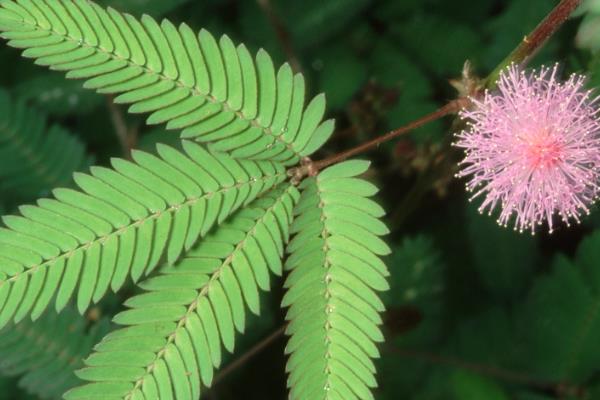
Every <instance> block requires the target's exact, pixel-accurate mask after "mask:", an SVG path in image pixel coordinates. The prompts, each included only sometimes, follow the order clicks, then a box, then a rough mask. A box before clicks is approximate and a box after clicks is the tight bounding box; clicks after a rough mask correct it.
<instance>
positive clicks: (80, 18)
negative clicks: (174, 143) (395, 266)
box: [0, 0, 389, 400]
mask: <svg viewBox="0 0 600 400" xmlns="http://www.w3.org/2000/svg"><path fill="white" fill-rule="evenodd" d="M0 5H1V6H2V8H0V31H1V32H2V33H1V35H2V36H3V37H4V38H6V39H8V40H9V44H10V45H12V46H15V47H19V48H24V49H26V50H25V51H24V55H25V56H26V57H32V58H35V59H36V63H38V64H41V65H47V66H50V68H52V69H55V70H62V71H67V76H68V77H70V78H84V79H87V80H86V82H85V86H86V87H89V88H93V89H97V90H98V91H99V92H101V93H113V94H119V96H118V97H116V101H117V102H121V103H130V104H132V106H131V107H130V112H147V113H150V116H149V118H148V122H149V123H151V124H152V123H163V122H166V123H167V127H168V128H171V129H177V130H179V131H181V137H182V138H184V139H186V140H184V141H183V143H182V146H183V148H184V151H183V152H180V151H177V150H174V149H173V148H170V147H167V146H164V145H159V146H158V147H157V154H158V156H156V155H152V154H149V153H144V152H133V154H132V158H133V161H132V162H130V161H125V160H121V159H114V160H112V168H103V167H93V168H92V169H91V174H90V175H86V174H76V175H75V178H74V179H75V182H76V184H77V185H78V186H79V190H70V189H57V190H54V191H53V195H54V199H41V200H39V201H38V202H37V206H24V207H21V208H20V212H21V216H8V217H4V218H3V221H4V223H5V225H6V226H7V228H6V229H5V228H2V229H1V230H0V326H4V325H6V324H7V323H9V322H10V321H14V322H15V323H18V322H19V321H21V320H23V319H24V318H25V317H26V316H31V317H32V318H34V319H35V318H38V317H39V316H40V315H41V314H42V313H43V312H44V310H45V309H46V308H47V307H48V305H49V304H50V303H51V302H53V303H54V307H55V309H56V310H58V311H60V310H61V309H62V308H64V307H65V306H66V304H68V302H69V300H70V299H71V298H72V297H75V298H76V300H75V301H76V303H77V308H78V309H79V311H80V312H83V311H84V310H86V309H87V308H88V307H89V305H90V303H92V302H97V301H99V300H100V299H101V298H102V297H103V296H104V295H105V293H106V292H107V291H108V289H109V288H110V289H112V290H118V289H119V288H120V287H121V286H122V285H123V283H124V282H125V281H126V280H127V278H128V277H130V278H131V279H132V280H133V281H134V282H139V281H140V279H142V278H145V277H147V276H148V275H150V274H151V276H150V277H148V279H146V280H143V281H141V283H139V287H140V288H142V289H143V290H144V291H145V292H144V293H143V294H141V295H138V296H135V297H133V298H131V299H130V300H128V301H127V303H126V304H127V306H128V307H130V309H129V310H127V311H124V312H123V313H121V314H119V315H117V316H116V317H115V321H116V322H117V323H119V324H122V325H126V326H127V327H126V328H123V329H121V330H118V331H115V332H113V333H111V334H109V335H108V336H107V337H105V338H104V339H103V340H102V342H101V343H100V344H98V345H97V346H96V347H95V353H94V354H92V355H91V356H90V357H89V358H88V359H87V360H86V365H87V367H86V368H84V369H82V370H80V371H79V372H78V375H79V376H80V377H81V378H82V379H84V380H87V381H89V382H91V383H89V384H87V385H84V386H81V387H79V388H76V389H73V390H71V391H69V392H68V393H67V394H66V395H65V396H66V398H68V399H79V398H81V399H83V398H86V399H89V398H102V399H113V398H114V399H142V398H146V399H157V398H159V399H171V398H175V399H178V400H179V399H195V398H198V397H199V395H200V393H201V384H204V385H206V386H208V385H210V383H211V381H212V377H213V368H216V367H218V366H219V365H220V362H221V346H223V347H224V348H225V349H226V350H228V351H233V350H234V343H235V340H234V339H235V332H236V331H238V332H242V331H243V329H244V321H245V308H246V307H248V308H249V309H250V311H251V312H254V313H258V312H259V289H261V290H268V289H269V286H270V283H269V282H270V278H269V276H270V273H271V272H273V273H275V274H281V273H282V270H283V269H284V268H283V267H282V264H283V259H284V253H285V244H286V243H287V241H288V236H289V235H290V233H291V234H293V235H294V239H292V241H291V242H290V244H289V247H288V248H287V252H288V253H289V254H290V255H289V257H288V258H287V261H286V262H285V269H286V270H287V271H289V276H288V278H287V281H286V288H287V289H288V291H287V293H286V295H285V298H284V302H283V306H285V307H287V306H289V307H290V308H289V311H288V315H287V318H288V320H289V321H290V322H289V325H288V329H287V333H288V334H289V335H291V338H290V341H289V343H288V346H287V353H289V354H290V359H289V363H288V370H289V372H290V378H289V386H290V388H291V392H290V393H291V397H292V398H297V399H318V398H327V399H352V398H360V399H371V398H373V395H372V393H371V388H373V387H374V386H375V384H376V383H375V378H374V374H375V369H374V366H373V363H372V358H374V357H377V356H378V352H377V348H376V346H375V345H374V343H375V342H378V341H381V340H382V339H383V337H382V334H381V332H380V330H379V328H378V326H379V325H380V324H381V318H380V316H379V315H380V312H381V311H382V310H383V305H382V303H381V301H380V300H379V298H378V296H377V294H376V292H377V291H380V290H385V289H387V282H386V279H385V278H386V276H387V271H386V268H385V266H384V265H383V263H382V262H381V260H380V259H379V258H378V256H380V255H384V254H387V253H388V252H389V249H388V248H387V246H386V245H385V243H383V242H382V241H381V239H379V236H381V235H383V234H386V233H387V229H386V228H385V226H384V225H383V224H382V223H381V222H380V220H379V219H380V218H381V217H382V216H383V210H382V209H381V208H380V207H379V206H377V204H376V203H374V202H373V201H372V200H370V199H369V197H371V196H373V195H374V194H375V192H376V188H375V187H374V186H373V185H372V184H370V183H368V182H366V181H364V180H362V179H360V178H357V176H358V175H360V174H362V173H364V172H365V171H366V169H367V167H368V163H366V162H360V161H348V162H345V163H341V164H338V165H336V166H333V167H330V168H328V169H326V170H325V171H322V172H321V173H320V174H318V175H317V176H316V177H311V178H308V179H306V180H305V182H303V183H302V184H301V185H300V186H299V188H298V189H299V190H298V189H297V188H296V187H295V186H293V185H292V184H291V183H290V182H285V181H286V178H287V174H286V170H285V168H286V167H289V166H293V165H296V164H297V163H298V162H299V161H300V160H301V159H302V158H303V157H305V156H308V155H310V154H311V153H313V152H314V151H316V150H317V149H318V148H319V147H321V145H322V144H323V143H324V142H325V141H326V140H327V138H328V137H329V136H330V135H331V132H332V130H333V123H332V122H331V121H326V122H323V123H322V122H321V119H322V117H323V114H324V110H325V102H324V97H323V96H317V97H316V98H315V99H313V100H312V101H311V102H310V103H309V105H308V106H307V107H306V108H305V107H304V103H305V87H304V82H303V78H302V76H301V75H298V74H296V75H294V74H293V73H292V71H291V69H290V67H289V66H288V65H287V64H286V65H284V66H282V67H281V68H280V69H279V70H278V71H276V70H275V68H274V66H273V63H272V61H271V59H270V57H269V56H268V55H267V54H266V53H265V52H264V51H259V52H258V54H257V56H256V57H255V58H253V57H252V56H251V55H250V53H249V52H248V50H247V49H246V48H245V47H244V46H243V45H240V46H237V47H235V46H234V45H233V44H232V42H231V41H230V40H229V39H228V38H227V37H226V36H224V37H222V38H221V39H220V40H219V41H218V42H217V41H216V40H215V39H214V38H213V36H211V35H210V34H209V33H208V32H206V31H201V32H200V34H199V35H195V34H194V33H193V32H192V30H191V29H190V28H189V27H187V26H186V25H181V26H180V27H179V28H176V27H175V26H174V25H172V24H171V23H169V22H168V21H163V22H162V23H161V24H160V25H159V24H158V23H156V22H155V21H154V20H153V19H152V18H150V17H147V16H145V17H142V19H141V22H139V21H137V20H136V19H135V18H133V17H131V16H129V15H124V14H121V13H119V12H117V11H114V10H112V9H108V10H107V11H106V10H104V9H102V8H100V7H98V6H96V5H95V4H93V3H91V2H88V1H83V0H77V1H71V0H64V1H59V0H46V1H42V0H18V1H1V2H0Z"/></svg>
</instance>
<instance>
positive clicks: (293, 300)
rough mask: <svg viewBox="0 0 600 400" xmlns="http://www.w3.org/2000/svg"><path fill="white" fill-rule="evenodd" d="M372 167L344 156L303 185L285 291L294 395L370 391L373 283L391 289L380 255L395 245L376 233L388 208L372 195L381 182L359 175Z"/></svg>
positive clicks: (376, 318)
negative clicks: (371, 197) (376, 182)
mask: <svg viewBox="0 0 600 400" xmlns="http://www.w3.org/2000/svg"><path fill="white" fill-rule="evenodd" d="M367 167H368V163H367V162H362V161H347V162H344V163H341V164H338V165H335V166H333V167H330V168H328V169H326V170H324V171H323V172H321V173H320V174H319V175H318V176H316V177H314V178H309V179H307V180H305V181H304V182H302V184H301V186H300V187H301V188H302V189H303V192H302V197H301V199H300V201H299V203H298V205H297V206H296V209H295V211H294V213H295V214H296V219H295V221H294V223H293V225H292V228H291V232H292V233H294V234H295V236H294V238H293V239H292V240H291V241H290V244H289V246H288V252H289V253H291V255H290V257H289V258H288V260H287V262H286V269H288V270H290V271H291V272H290V274H289V276H288V278H287V280H286V283H285V287H286V288H287V289H288V290H287V293H286V294H285V296H284V299H283V306H289V310H288V312H287V316H286V318H287V320H289V325H288V327H287V334H288V335H291V338H290V340H289V342H288V344H287V347H286V353H287V354H290V357H289V360H288V364H287V370H288V372H289V374H290V375H289V379H288V386H289V387H290V390H291V391H290V398H291V399H310V400H316V399H344V400H351V399H372V398H373V395H372V393H371V390H370V389H371V388H373V387H375V386H376V381H375V377H374V374H375V367H374V365H373V362H372V360H371V359H372V358H375V357H378V356H379V352H378V350H377V347H376V346H375V344H374V342H381V341H382V340H383V335H382V333H381V331H380V329H379V327H378V326H379V325H380V324H381V322H382V320H381V317H380V313H381V312H382V311H383V309H384V306H383V303H382V302H381V300H380V299H379V297H378V296H377V294H376V291H382V290H387V289H388V283H387V280H386V277H387V276H388V271H387V269H386V266H385V265H384V264H383V262H382V261H381V260H380V259H379V258H378V257H377V256H381V255H386V254H388V253H389V252H390V250H389V248H388V246H387V245H386V244H385V243H384V242H383V241H382V240H381V239H380V238H379V236H380V235H384V234H386V233H387V232H388V231H387V228H386V227H385V225H384V224H383V223H382V222H381V221H380V220H379V218H380V217H381V216H383V214H384V212H383V210H382V209H381V207H379V206H378V205H377V204H376V203H375V202H373V201H372V200H370V199H368V197H369V196H372V195H374V194H375V193H376V192H377V189H376V188H375V187H374V186H373V185H372V184H370V183H368V182H366V181H364V180H362V179H359V178H356V176H357V175H359V174H361V173H363V172H364V171H365V170H366V169H367Z"/></svg>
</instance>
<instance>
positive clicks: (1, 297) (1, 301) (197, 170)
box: [0, 142, 284, 327]
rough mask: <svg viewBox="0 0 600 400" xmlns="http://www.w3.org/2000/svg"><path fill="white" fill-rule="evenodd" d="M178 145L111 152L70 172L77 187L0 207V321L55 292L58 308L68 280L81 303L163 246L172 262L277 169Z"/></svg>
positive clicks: (31, 309) (40, 306)
mask: <svg viewBox="0 0 600 400" xmlns="http://www.w3.org/2000/svg"><path fill="white" fill-rule="evenodd" d="M184 148H185V150H186V152H185V153H181V152H178V151H176V150H174V149H172V148H170V147H167V146H159V147H158V148H157V151H158V153H159V155H160V158H159V157H156V156H154V155H151V154H149V153H143V152H140V151H136V152H134V153H133V154H132V156H133V159H134V160H135V162H129V161H125V160H122V159H113V161H112V165H113V168H114V170H111V169H108V168H103V167H93V168H92V172H91V175H85V174H76V175H75V182H76V183H77V185H78V186H79V187H80V190H81V191H74V190H69V189H57V190H55V191H54V192H53V194H54V196H55V198H56V199H42V200H40V201H39V202H38V206H23V207H20V209H19V210H20V212H21V214H22V216H7V217H4V218H3V222H4V223H5V225H6V226H7V227H8V228H9V229H3V230H2V231H0V234H1V236H0V243H1V244H2V247H1V248H2V256H1V258H0V259H1V260H2V269H0V273H1V274H2V275H0V276H1V277H2V280H1V281H0V327H1V326H4V325H5V324H6V323H8V322H9V321H10V319H11V318H12V319H13V320H14V321H15V322H19V321H21V320H22V319H23V318H24V317H25V316H27V315H29V314H31V315H32V317H33V318H34V319H35V318H37V317H38V316H39V315H40V314H41V313H42V312H43V311H44V310H45V309H46V307H47V305H48V303H49V302H50V301H51V299H52V298H53V297H54V296H55V295H56V300H55V305H56V310H57V311H60V310H61V309H62V308H63V307H64V306H65V305H66V304H67V302H68V301H69V299H70V297H71V296H72V294H73V292H74V291H75V290H76V289H77V288H78V291H77V307H78V309H79V311H80V312H83V311H84V310H86V309H87V307H88V306H89V304H90V303H91V302H92V301H93V302H98V301H99V300H100V299H101V298H102V297H103V296H104V294H105V293H106V291H107V290H108V288H109V287H110V288H112V290H118V289H119V288H120V287H121V286H122V285H123V284H124V282H125V280H126V278H127V276H128V275H131V277H132V279H133V280H134V281H137V280H138V279H139V278H140V277H141V276H143V275H147V274H149V273H150V272H151V271H152V270H153V269H154V268H155V267H156V266H157V265H158V263H159V262H160V261H161V259H162V257H163V255H164V256H165V257H166V260H167V262H168V263H171V264H172V263H174V262H175V261H176V260H177V259H178V257H179V256H180V254H181V253H182V251H184V250H188V249H190V248H191V247H192V246H193V245H194V243H195V242H196V240H197V239H198V237H201V236H202V235H204V234H206V232H208V230H209V229H210V228H211V227H212V226H213V225H214V224H215V223H221V222H222V221H224V220H225V219H226V218H227V216H229V215H231V213H233V212H234V211H235V210H236V209H238V208H239V207H241V206H243V205H245V204H247V203H248V202H250V201H251V200H253V199H254V198H256V196H258V195H259V194H261V193H262V192H264V191H265V190H267V189H269V188H271V187H273V186H274V185H275V184H277V183H278V182H280V181H281V180H282V179H283V178H284V173H283V170H282V168H281V167H280V166H278V165H277V164H273V163H271V162H267V161H261V162H254V161H236V160H234V159H232V158H231V157H229V156H227V155H225V154H218V153H212V154H211V153H210V152H207V151H206V150H204V149H203V148H202V147H201V146H199V145H197V144H194V143H192V142H184ZM149 187H150V188H151V189H150V188H149ZM80 276H81V278H80ZM78 283H79V285H78Z"/></svg>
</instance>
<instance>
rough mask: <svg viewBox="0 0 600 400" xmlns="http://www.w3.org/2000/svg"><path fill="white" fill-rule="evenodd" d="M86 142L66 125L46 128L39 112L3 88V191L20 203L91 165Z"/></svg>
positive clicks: (0, 180) (0, 140)
mask: <svg viewBox="0 0 600 400" xmlns="http://www.w3.org/2000/svg"><path fill="white" fill-rule="evenodd" d="M89 163H90V160H89V159H88V157H87V155H86V152H85V148H84V145H83V143H81V142H80V140H79V139H78V138H76V137H75V136H73V135H72V134H71V133H69V132H67V131H66V130H64V129H63V128H61V127H59V126H57V125H53V126H51V127H50V128H47V127H46V120H45V118H44V117H43V116H40V114H39V111H37V110H35V109H31V108H29V107H27V106H26V105H25V104H23V103H22V102H17V101H16V100H14V99H13V98H11V97H10V96H9V95H8V93H7V92H6V91H4V90H2V89H0V192H4V193H8V195H7V196H5V197H4V200H5V201H6V202H7V204H11V205H12V204H18V203H19V202H22V201H26V200H28V199H30V198H32V197H37V196H41V195H44V194H46V193H47V192H48V191H49V190H50V189H52V188H54V187H56V186H68V185H70V184H71V182H72V174H73V172H75V171H77V170H81V169H83V168H84V167H86V166H87V165H89Z"/></svg>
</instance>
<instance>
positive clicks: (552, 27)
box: [485, 0, 581, 86]
mask: <svg viewBox="0 0 600 400" xmlns="http://www.w3.org/2000/svg"><path fill="white" fill-rule="evenodd" d="M579 4H581V0H561V2H560V3H558V5H557V6H556V7H554V9H552V11H550V13H549V14H548V15H546V18H544V19H543V20H542V22H540V23H539V24H538V26H536V27H535V29H534V30H533V31H532V32H531V33H530V34H529V35H527V36H525V37H524V38H523V40H522V41H521V43H520V44H519V45H518V46H517V47H516V48H515V49H514V50H513V51H512V52H511V53H510V54H509V55H508V57H506V58H505V59H504V60H503V61H502V62H501V63H500V64H499V65H498V66H497V67H496V69H494V71H492V73H491V74H490V75H489V76H488V77H487V79H486V81H485V83H486V85H485V86H489V85H493V84H494V83H495V82H496V80H497V79H498V75H499V74H500V71H502V70H503V69H504V68H506V66H507V65H510V64H511V63H516V64H527V63H528V62H529V60H530V59H531V58H532V57H533V56H534V55H535V53H536V52H537V51H538V50H539V49H540V48H541V47H542V46H543V45H544V43H546V42H547V41H548V39H549V38H550V36H552V35H553V34H554V33H555V32H556V31H557V30H558V28H560V27H561V26H562V24H563V23H564V22H565V21H566V20H567V18H569V16H570V15H571V13H572V12H573V11H574V10H575V9H576V8H577V7H578V6H579Z"/></svg>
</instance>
